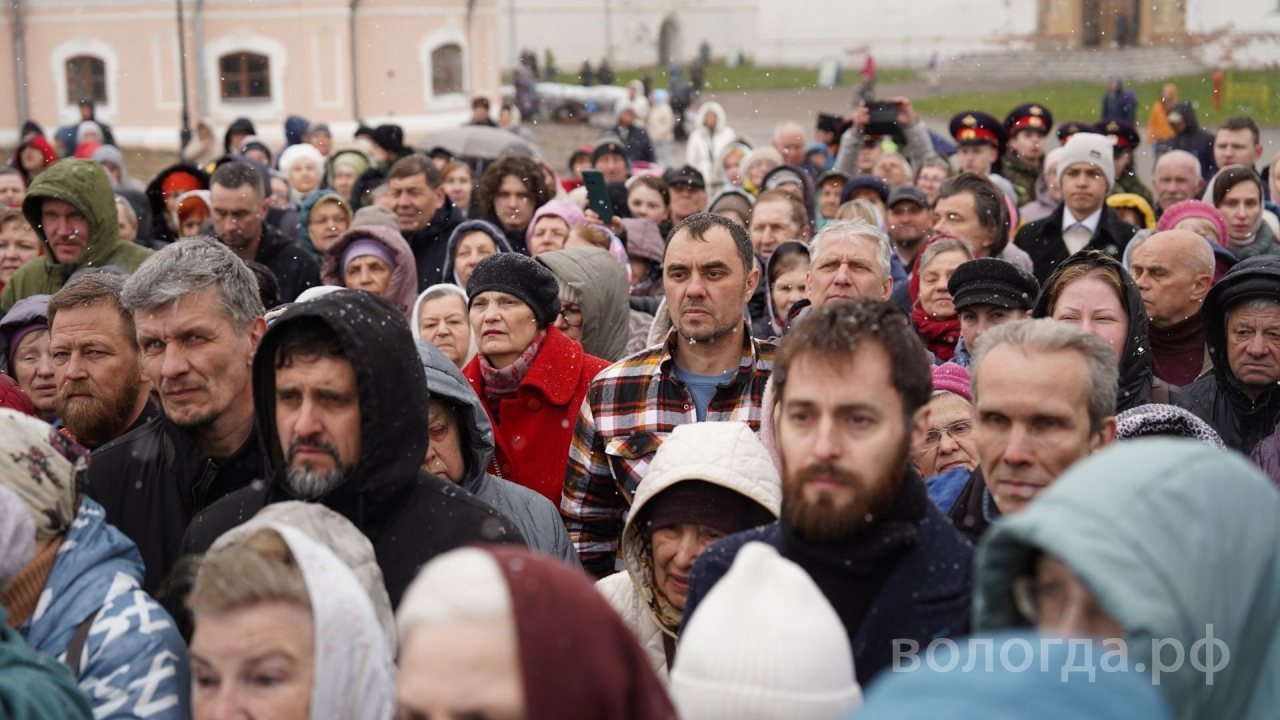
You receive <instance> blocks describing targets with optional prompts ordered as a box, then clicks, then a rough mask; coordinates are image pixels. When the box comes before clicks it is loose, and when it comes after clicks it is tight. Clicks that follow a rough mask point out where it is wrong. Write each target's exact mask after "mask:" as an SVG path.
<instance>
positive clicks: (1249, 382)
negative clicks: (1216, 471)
mask: <svg viewBox="0 0 1280 720" xmlns="http://www.w3.org/2000/svg"><path fill="white" fill-rule="evenodd" d="M1201 313H1202V314H1203V315H1204V337H1205V346H1206V347H1207V348H1208V350H1209V358H1210V360H1212V361H1213V372H1211V373H1206V374H1204V375H1201V376H1200V378H1199V379H1197V380H1196V381H1195V382H1193V383H1191V384H1190V385H1188V386H1187V387H1186V392H1187V394H1189V395H1190V396H1191V407H1190V409H1191V411H1192V412H1194V413H1195V414H1196V415H1199V416H1200V419H1201V420H1204V421H1205V422H1207V423H1209V425H1210V426H1212V427H1213V429H1214V430H1217V431H1218V435H1220V436H1221V437H1222V442H1224V443H1226V445H1227V447H1229V448H1232V449H1233V450H1239V451H1240V452H1242V453H1249V452H1250V451H1251V450H1253V447H1254V446H1255V445H1257V444H1258V442H1259V441H1261V440H1262V439H1263V438H1265V437H1266V436H1268V435H1270V434H1271V432H1272V431H1273V430H1275V427H1276V420H1277V418H1278V417H1280V388H1278V387H1277V383H1280V341H1277V340H1276V339H1275V338H1276V337H1278V336H1280V257H1277V256H1275V255H1258V256H1255V257H1251V258H1248V259H1247V260H1243V261H1241V262H1240V263H1239V264H1238V265H1236V266H1235V267H1233V268H1231V270H1229V271H1227V274H1226V275H1223V276H1222V279H1221V280H1219V281H1218V284H1217V285H1214V286H1213V289H1211V290H1210V291H1209V294H1208V295H1207V296H1206V297H1205V300H1204V309H1203V310H1202V311H1201Z"/></svg>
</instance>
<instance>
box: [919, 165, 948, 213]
mask: <svg viewBox="0 0 1280 720" xmlns="http://www.w3.org/2000/svg"><path fill="white" fill-rule="evenodd" d="M948 177H951V166H950V165H948V164H947V161H946V160H945V159H942V158H932V159H930V160H926V161H925V162H924V163H922V164H921V165H920V169H919V170H916V178H915V186H916V187H918V188H920V191H921V192H923V193H924V196H925V198H926V199H927V200H928V201H929V204H930V205H933V203H934V202H935V201H936V200H937V199H938V190H939V189H941V188H942V183H943V182H945V181H946V179H947V178H948Z"/></svg>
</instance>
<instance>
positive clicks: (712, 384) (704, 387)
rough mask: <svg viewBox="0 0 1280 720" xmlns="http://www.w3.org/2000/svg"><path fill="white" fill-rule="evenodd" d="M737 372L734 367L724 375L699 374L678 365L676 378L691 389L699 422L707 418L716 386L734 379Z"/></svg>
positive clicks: (690, 392) (690, 393)
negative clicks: (708, 407)
mask: <svg viewBox="0 0 1280 720" xmlns="http://www.w3.org/2000/svg"><path fill="white" fill-rule="evenodd" d="M737 372H738V369H737V368H734V369H732V370H730V371H728V372H726V373H724V374H723V375H699V374H697V373H692V372H689V371H688V370H685V369H684V368H682V367H680V366H679V365H676V379H677V380H679V381H680V382H682V383H684V386H685V387H686V388H688V389H689V395H690V396H691V397H692V398H693V407H694V410H695V411H696V412H697V417H698V422H702V421H704V420H706V419H707V406H708V405H710V404H711V398H712V397H715V394H716V387H718V386H720V385H723V384H725V383H727V382H729V381H730V380H732V379H733V376H734V374H735V373H737Z"/></svg>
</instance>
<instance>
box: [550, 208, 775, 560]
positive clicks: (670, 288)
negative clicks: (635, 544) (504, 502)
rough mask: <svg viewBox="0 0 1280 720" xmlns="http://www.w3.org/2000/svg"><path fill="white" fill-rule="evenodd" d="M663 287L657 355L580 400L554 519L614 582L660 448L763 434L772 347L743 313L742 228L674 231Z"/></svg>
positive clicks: (603, 378)
mask: <svg viewBox="0 0 1280 720" xmlns="http://www.w3.org/2000/svg"><path fill="white" fill-rule="evenodd" d="M662 272H663V287H664V289H665V292H666V299H667V307H668V308H669V309H670V310H669V311H670V313H671V322H672V325H673V326H674V328H673V329H672V330H671V332H670V333H669V334H668V335H667V340H666V342H665V343H663V344H661V345H655V346H654V347H651V348H648V349H647V350H643V351H641V352H639V353H636V354H635V355H632V356H630V357H627V358H624V359H622V360H619V361H618V362H616V363H614V364H613V365H611V366H609V367H607V368H605V369H604V370H603V371H602V372H601V373H600V374H599V375H598V376H596V378H595V380H594V381H592V383H591V387H590V389H589V390H588V391H587V397H586V400H584V401H583V403H582V411H581V412H580V413H579V415H578V424H577V427H576V429H575V430H574V437H573V443H572V444H571V445H570V446H569V467H568V469H567V471H566V472H565V482H564V498H563V500H562V501H561V505H560V511H561V514H562V515H563V516H564V519H565V525H566V527H567V528H568V530H569V537H570V539H571V540H572V541H573V543H574V546H575V547H576V548H577V550H578V555H579V557H580V558H581V559H582V566H583V567H584V568H586V570H587V571H588V572H590V573H592V574H593V575H595V576H596V577H604V576H605V575H608V574H610V573H612V572H613V571H614V570H615V569H616V567H615V556H616V554H617V550H618V539H619V536H620V535H621V534H622V526H623V524H624V521H625V513H626V511H627V509H628V508H629V507H630V505H631V498H632V495H633V494H634V492H635V489H636V486H637V485H639V484H640V480H641V479H643V478H644V476H645V474H646V473H647V472H648V468H649V460H650V459H651V458H652V457H653V453H654V452H655V451H656V450H657V449H658V445H659V444H660V443H661V442H662V440H663V438H665V437H666V436H667V435H668V434H669V433H670V432H671V431H672V430H673V429H675V427H676V426H677V425H681V424H683V423H689V422H701V421H704V420H737V421H741V422H746V423H747V424H748V425H750V426H751V429H752V430H757V431H758V430H759V429H760V419H761V414H760V412H761V411H760V407H761V397H762V396H763V394H764V388H765V384H766V383H767V382H768V379H769V372H770V370H771V369H772V367H773V354H774V346H773V345H772V344H771V343H768V342H762V341H758V340H755V339H753V338H752V337H751V333H750V326H749V325H748V323H747V321H746V319H745V318H744V316H743V308H744V307H745V306H746V303H747V301H748V300H749V299H750V298H751V293H752V291H753V290H754V289H755V287H756V283H757V281H758V280H759V277H760V271H759V269H758V268H756V267H755V256H754V254H753V253H752V248H751V239H750V237H749V236H748V235H747V232H746V230H744V229H743V228H742V227H741V226H740V225H737V224H736V223H734V222H732V221H730V220H727V219H725V218H723V217H721V216H719V215H713V214H711V213H699V214H697V215H693V216H691V217H689V218H686V219H685V220H684V221H683V222H681V223H680V224H679V225H677V226H676V227H675V229H674V230H672V231H671V235H670V236H669V240H668V242H667V248H666V254H665V256H664V257H663V267H662Z"/></svg>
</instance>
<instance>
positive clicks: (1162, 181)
mask: <svg viewBox="0 0 1280 720" xmlns="http://www.w3.org/2000/svg"><path fill="white" fill-rule="evenodd" d="M1200 170H1201V168H1200V159H1199V158H1197V157H1196V156H1195V155H1192V154H1191V153H1189V152H1187V151H1186V150H1170V151H1169V152H1167V153H1165V154H1163V155H1161V156H1160V159H1159V160H1157V161H1156V170H1155V174H1154V175H1153V176H1152V182H1153V184H1154V185H1155V190H1156V204H1157V205H1158V206H1159V207H1160V208H1161V209H1164V208H1168V207H1170V206H1171V205H1173V204H1174V203H1176V202H1180V201H1182V200H1188V199H1190V198H1195V197H1198V196H1199V195H1200V191H1201V190H1202V189H1204V178H1203V177H1201V176H1200Z"/></svg>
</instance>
